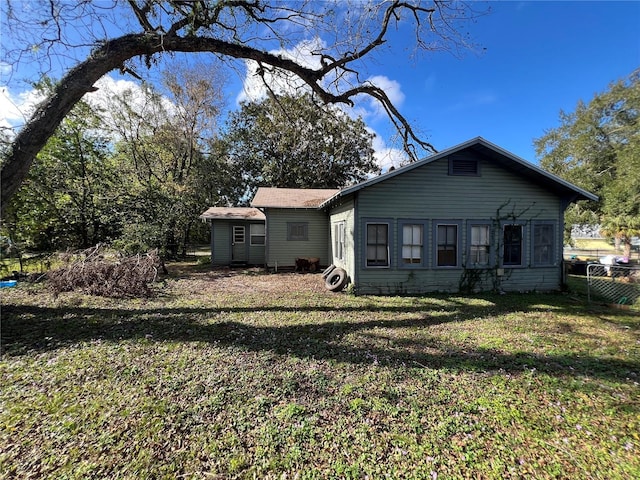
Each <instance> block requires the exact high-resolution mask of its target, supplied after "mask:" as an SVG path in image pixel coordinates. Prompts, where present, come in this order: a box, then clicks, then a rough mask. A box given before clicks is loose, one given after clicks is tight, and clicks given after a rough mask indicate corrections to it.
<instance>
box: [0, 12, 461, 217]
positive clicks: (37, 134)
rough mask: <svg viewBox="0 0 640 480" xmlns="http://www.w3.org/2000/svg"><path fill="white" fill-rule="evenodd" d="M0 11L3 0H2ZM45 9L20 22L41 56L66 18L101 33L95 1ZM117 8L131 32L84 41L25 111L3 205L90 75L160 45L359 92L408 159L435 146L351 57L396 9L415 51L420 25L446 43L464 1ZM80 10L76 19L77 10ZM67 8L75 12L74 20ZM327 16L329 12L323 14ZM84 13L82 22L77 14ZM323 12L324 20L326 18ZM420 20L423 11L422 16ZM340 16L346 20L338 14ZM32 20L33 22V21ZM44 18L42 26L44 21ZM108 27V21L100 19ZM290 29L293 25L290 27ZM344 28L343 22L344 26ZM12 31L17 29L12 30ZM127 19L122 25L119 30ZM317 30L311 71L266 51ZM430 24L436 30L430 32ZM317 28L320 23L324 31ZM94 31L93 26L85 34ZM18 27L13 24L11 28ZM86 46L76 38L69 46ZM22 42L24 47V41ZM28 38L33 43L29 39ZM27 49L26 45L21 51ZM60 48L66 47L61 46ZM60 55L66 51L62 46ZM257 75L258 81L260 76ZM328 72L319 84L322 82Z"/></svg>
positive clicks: (344, 94)
mask: <svg viewBox="0 0 640 480" xmlns="http://www.w3.org/2000/svg"><path fill="white" fill-rule="evenodd" d="M7 1H8V2H9V3H7V5H9V7H7V10H6V11H7V13H12V15H13V12H12V11H11V12H10V10H11V8H10V6H11V4H10V1H11V0H7ZM46 1H47V5H48V6H49V7H50V12H49V14H48V15H44V14H43V15H44V17H46V18H45V20H38V17H34V18H31V19H29V22H30V23H29V24H30V25H31V26H34V28H37V27H38V26H40V28H41V29H42V30H43V31H45V32H51V33H53V35H48V36H42V37H40V38H41V39H45V40H44V41H42V40H41V41H42V45H43V47H45V48H49V49H51V50H50V52H48V53H47V58H48V57H49V56H53V55H54V52H55V48H56V46H57V45H62V44H65V43H66V42H69V40H68V39H70V38H81V37H78V35H76V37H74V36H73V34H71V33H67V32H65V28H66V27H69V26H70V25H71V24H73V22H74V21H76V22H80V20H79V19H80V18H82V19H83V20H82V22H81V23H82V24H83V25H87V26H89V25H90V24H91V23H92V22H96V24H97V25H96V26H97V27H100V26H102V28H103V31H104V32H108V31H110V30H109V29H108V28H107V26H106V25H102V23H101V22H102V20H103V18H105V17H104V15H105V13H104V8H102V9H101V7H98V6H96V4H95V3H93V2H90V1H88V0H81V1H79V2H77V3H72V4H71V6H70V5H68V4H65V3H64V2H61V1H59V0H46ZM114 2H115V3H114V6H113V10H111V13H112V14H113V15H114V16H113V17H111V18H110V19H109V21H110V22H113V19H114V18H115V12H116V8H120V9H122V8H125V7H126V8H128V9H130V10H131V11H132V12H133V17H134V20H132V21H133V24H134V25H135V26H137V28H141V30H142V31H141V32H140V33H124V34H122V35H120V36H118V37H116V38H112V39H110V40H101V41H99V40H97V39H94V40H93V45H94V49H93V50H92V52H91V53H90V55H89V56H88V57H87V58H86V59H85V60H82V61H79V62H77V63H76V66H75V67H73V68H71V69H70V70H69V71H68V73H67V74H66V75H65V76H64V77H63V78H62V79H61V80H60V82H59V84H58V86H57V88H56V89H55V90H54V91H53V93H52V94H51V95H50V97H49V98H47V99H46V100H45V101H44V102H43V103H42V104H41V105H40V106H39V107H38V108H37V110H36V111H35V113H34V114H33V116H32V118H31V119H30V120H29V121H28V123H27V124H26V125H25V127H24V128H23V129H22V130H21V131H20V132H19V133H18V135H17V136H16V137H15V140H14V141H13V144H12V147H11V148H10V149H9V152H8V155H7V156H6V158H4V161H3V163H2V184H1V188H2V190H1V197H0V200H1V202H2V203H1V206H2V212H3V213H4V211H5V205H6V204H7V203H8V201H9V200H10V199H11V197H12V196H13V194H14V193H15V192H16V191H17V189H18V188H19V186H20V184H21V182H22V180H23V179H24V178H25V177H26V175H27V173H28V171H29V168H30V166H31V163H32V162H33V159H34V158H35V156H36V155H37V154H38V152H39V151H40V149H42V147H43V146H44V145H45V144H46V142H47V140H48V139H49V137H50V136H51V135H52V134H53V133H54V132H55V130H56V128H57V126H58V125H59V124H60V122H61V121H62V119H63V118H64V117H65V115H67V114H68V113H69V111H70V110H71V109H72V108H73V106H74V105H75V104H76V103H77V102H78V101H79V100H80V99H81V98H82V96H83V95H84V94H85V93H87V92H90V91H92V90H93V89H94V87H93V85H94V84H95V82H96V81H97V80H99V79H100V78H101V77H102V76H104V75H105V74H107V73H108V72H110V71H112V70H114V69H120V70H121V71H128V69H129V67H128V66H127V65H126V63H127V62H128V61H130V60H131V59H134V58H142V59H145V60H146V62H147V65H148V66H151V59H152V57H154V56H156V55H157V54H161V53H163V52H210V53H213V54H216V55H217V56H221V57H226V58H230V59H241V60H252V61H254V62H256V64H257V65H259V68H261V69H262V70H259V71H258V73H260V71H262V72H263V73H264V72H266V71H271V72H273V71H281V72H286V73H287V74H288V75H292V76H294V77H297V78H298V79H300V80H301V81H302V82H303V83H304V84H306V85H307V86H308V87H309V89H310V90H311V91H312V92H313V93H314V94H315V95H316V96H317V97H318V98H319V99H321V100H322V101H323V102H324V103H343V104H346V105H354V99H355V98H356V97H357V96H361V95H365V96H369V97H370V98H373V99H375V100H376V101H378V102H379V103H380V104H381V105H382V107H383V109H384V111H385V112H386V113H387V115H388V117H389V118H390V120H391V122H392V124H393V125H394V126H395V127H396V128H397V129H398V131H399V132H400V134H401V136H402V138H403V143H404V147H405V150H406V151H407V152H408V153H409V154H410V155H411V156H412V157H414V158H415V157H417V151H418V149H425V150H427V151H429V152H435V151H436V150H435V148H434V147H433V146H432V145H431V144H430V143H428V142H426V141H423V140H421V139H420V138H418V136H417V135H416V134H415V132H414V129H413V128H412V126H411V125H410V123H409V122H408V121H407V120H406V118H405V117H403V115H402V114H401V113H400V111H399V110H398V109H397V108H396V106H395V105H393V103H392V102H391V100H390V99H389V97H388V96H387V94H386V93H385V92H384V91H383V90H382V89H381V88H379V87H376V86H375V85H373V84H371V83H368V82H362V81H361V80H360V78H359V77H360V75H359V73H362V71H361V69H360V67H358V65H360V63H359V62H361V60H362V59H363V58H365V57H369V56H371V55H372V52H374V51H375V50H376V49H377V48H379V47H380V46H382V45H385V44H386V42H387V36H388V33H389V28H390V27H391V26H392V24H393V22H395V23H396V25H398V24H400V23H401V22H404V21H405V16H406V15H405V14H407V13H408V16H409V17H410V18H411V19H412V21H413V23H414V24H415V28H416V31H415V32H416V33H415V35H416V44H417V47H418V48H427V49H431V48H432V47H431V46H430V45H431V44H429V45H427V44H426V43H424V41H423V39H422V37H421V35H422V34H421V29H422V28H423V25H424V24H425V23H426V25H428V27H427V28H428V31H427V33H428V34H434V35H435V36H436V37H439V38H440V39H441V40H443V41H444V42H454V43H455V41H454V40H452V38H453V36H454V35H455V33H456V32H455V29H454V26H453V24H452V23H450V21H449V19H448V18H447V15H449V14H450V15H451V16H452V19H453V20H454V21H455V20H460V18H462V17H463V16H464V15H463V13H464V11H465V9H464V7H460V6H459V3H456V4H455V5H454V4H451V5H450V2H440V1H439V0H435V1H433V2H432V3H431V4H429V5H428V6H425V5H424V3H423V2H420V1H417V0H416V1H415V2H414V1H409V0H405V1H401V0H394V1H392V2H390V3H389V2H373V1H372V2H370V3H362V2H356V3H354V4H347V5H348V6H349V7H350V8H353V9H354V10H356V13H353V14H352V16H351V17H349V16H347V17H345V16H338V15H334V16H333V17H331V15H330V14H331V13H334V14H335V12H332V10H331V9H333V8H337V7H335V5H334V4H324V3H322V2H314V1H308V0H301V1H299V2H296V3H291V4H289V3H279V2H267V1H262V0H227V1H224V2H214V3H210V2H204V1H184V0H172V1H161V0H126V1H123V0H114ZM81 14H82V15H83V16H82V17H80V15H81ZM74 15H78V16H77V17H74ZM327 15H329V16H328V17H327ZM85 17H86V18H89V19H90V20H89V21H87V20H85ZM325 17H326V18H325ZM425 17H426V18H425ZM336 18H340V19H341V21H344V22H347V24H348V22H349V21H350V20H354V19H356V20H354V21H356V23H357V25H356V27H354V28H356V29H358V32H357V33H358V34H357V35H350V34H349V32H347V31H341V30H340V26H338V25H335V24H333V23H332V21H333V22H336V21H337V20H336ZM343 18H346V20H342V19H343ZM12 21H13V22H14V23H15V24H19V23H20V21H21V20H20V19H18V18H17V15H13V16H12ZM38 21H40V23H38ZM47 22H48V23H47ZM109 25H111V23H109ZM292 26H295V27H297V28H298V31H297V32H291V31H290V30H291V28H290V27H292ZM343 27H344V25H343ZM16 28H17V27H16ZM126 28H127V26H125V27H123V29H124V30H125V32H126ZM309 28H316V29H318V32H319V33H321V32H322V31H324V32H325V33H329V32H332V33H331V34H332V36H333V39H334V43H333V44H331V45H326V46H325V45H323V46H322V47H321V48H318V49H317V51H315V52H313V55H314V56H315V57H316V58H318V59H319V60H320V62H319V66H318V67H317V68H314V67H311V66H309V64H308V63H306V62H305V61H303V60H296V59H293V58H291V57H288V56H285V55H281V54H278V53H272V52H273V51H272V50H270V49H269V48H268V45H269V42H271V44H273V42H277V43H279V44H280V45H281V49H282V51H285V48H284V46H285V45H291V46H293V45H295V44H296V43H297V42H299V41H300V40H301V39H302V38H304V37H303V36H302V37H301V35H307V36H308V31H307V30H308V29H309ZM439 28H440V29H442V31H439ZM323 29H324V30H323ZM96 30H97V31H99V30H100V29H99V28H92V29H89V30H88V31H90V32H91V31H96ZM14 31H17V30H14ZM81 44H86V43H85V42H78V45H81ZM25 45H29V44H28V43H25ZM31 45H32V44H31ZM28 48H32V47H25V50H24V51H25V52H26V51H27V50H28ZM67 50H68V49H67ZM14 54H15V56H14V58H19V59H22V58H23V57H22V55H23V53H22V52H20V51H17V50H16V51H14ZM63 55H68V53H66V52H65V53H63ZM347 75H352V78H353V77H355V79H356V80H357V83H356V84H355V86H353V87H352V88H346V89H345V85H346V84H343V82H342V81H341V79H343V78H344V77H345V76H347ZM262 78H263V81H264V82H265V83H266V82H267V78H265V77H264V75H263V77H262ZM329 79H331V81H329V82H328V83H327V80H329Z"/></svg>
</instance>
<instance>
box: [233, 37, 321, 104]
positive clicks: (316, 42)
mask: <svg viewBox="0 0 640 480" xmlns="http://www.w3.org/2000/svg"><path fill="white" fill-rule="evenodd" d="M325 47H326V44H325V43H324V42H323V41H322V40H320V39H319V38H314V39H312V40H305V41H302V42H300V43H299V44H298V45H296V46H295V47H293V48H292V49H291V50H282V49H281V50H273V51H271V52H270V53H271V54H273V55H279V56H281V57H282V58H288V59H291V60H294V61H296V62H298V63H299V64H301V65H304V66H306V67H309V68H318V67H319V66H320V57H319V56H318V55H314V52H318V51H320V50H322V49H324V48H325ZM245 65H246V67H247V71H246V75H245V79H244V82H243V87H242V91H241V92H240V93H239V94H238V96H237V98H236V102H237V103H241V102H244V101H258V100H261V99H263V98H265V97H266V96H267V88H266V87H265V81H266V83H267V84H268V85H269V88H270V89H271V90H272V91H273V92H275V93H277V94H287V93H292V94H294V93H298V92H300V91H309V87H308V86H307V85H306V84H305V83H304V82H303V81H302V80H300V79H299V78H298V77H296V76H295V75H293V74H291V73H288V72H283V71H281V70H267V69H265V70H263V71H262V72H260V73H259V70H258V67H259V65H258V63H256V62H254V61H253V60H247V61H246V62H245ZM263 77H264V81H263Z"/></svg>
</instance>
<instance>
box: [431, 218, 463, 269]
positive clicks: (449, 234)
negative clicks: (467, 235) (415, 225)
mask: <svg viewBox="0 0 640 480" xmlns="http://www.w3.org/2000/svg"><path fill="white" fill-rule="evenodd" d="M434 235H435V239H436V241H435V248H436V255H435V256H436V267H457V266H458V265H459V258H460V256H459V245H458V242H459V241H460V238H459V235H460V222H449V221H435V222H434Z"/></svg>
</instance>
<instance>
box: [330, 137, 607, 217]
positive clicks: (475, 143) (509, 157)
mask: <svg viewBox="0 0 640 480" xmlns="http://www.w3.org/2000/svg"><path fill="white" fill-rule="evenodd" d="M462 150H472V151H474V152H475V153H477V154H479V155H480V156H482V157H484V158H487V159H489V161H491V162H493V163H496V164H498V165H501V166H502V167H504V168H505V169H507V170H510V171H512V172H513V173H516V174H519V175H522V176H525V177H526V178H527V179H529V180H530V181H531V182H533V183H536V184H539V185H541V186H543V187H544V188H546V189H548V190H551V191H553V192H555V193H557V194H559V195H562V196H568V197H569V198H571V201H576V200H594V201H596V200H598V196H597V195H594V194H593V193H590V192H587V191H586V190H583V189H582V188H580V187H577V186H576V185H573V184H572V183H569V182H567V181H566V180H563V179H561V178H560V177H558V176H556V175H553V174H552V173H549V172H546V171H544V170H542V169H541V168H540V167H538V166H536V165H534V164H533V163H530V162H527V161H526V160H524V159H522V158H520V157H518V156H517V155H514V154H513V153H511V152H508V151H507V150H505V149H503V148H500V147H498V146H497V145H495V144H493V143H491V142H489V141H487V140H485V139H484V138H482V137H476V138H473V139H471V140H468V141H466V142H464V143H461V144H459V145H456V146H454V147H451V148H448V149H446V150H442V151H441V152H439V153H436V154H434V155H431V156H429V157H427V158H425V159H423V160H419V161H417V162H414V163H410V164H409V165H405V166H404V167H401V168H398V169H396V170H394V171H392V172H388V173H385V174H383V175H379V176H377V177H374V178H370V179H369V180H366V181H364V182H361V183H358V184H356V185H353V186H352V187H347V188H345V189H343V190H340V191H339V192H338V193H337V194H336V195H334V196H333V197H331V198H329V199H327V201H325V202H323V203H322V204H321V205H320V208H322V207H325V206H328V205H329V204H330V203H332V201H333V200H335V199H338V198H340V197H344V196H346V195H349V194H351V193H354V192H357V191H358V190H362V189H363V188H367V187H370V186H372V185H375V184H377V183H380V182H384V181H385V180H388V179H390V178H393V177H396V176H398V175H402V174H403V173H407V172H410V171H411V170H413V169H415V168H419V167H422V166H423V165H427V164H429V163H432V162H435V161H437V160H442V159H443V158H446V157H448V156H449V155H452V154H454V153H457V152H460V151H462Z"/></svg>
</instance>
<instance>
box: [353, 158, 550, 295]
mask: <svg viewBox="0 0 640 480" xmlns="http://www.w3.org/2000/svg"><path fill="white" fill-rule="evenodd" d="M470 158H471V157H470ZM475 158H477V159H478V161H479V162H480V176H477V177H476V176H450V175H449V174H448V172H449V168H448V167H449V165H448V160H447V159H442V160H440V161H437V162H433V163H431V164H427V165H424V166H423V167H420V168H417V169H415V170H412V171H411V172H409V173H407V174H406V175H398V176H396V177H393V178H391V179H389V180H386V181H384V182H380V183H378V184H375V185H373V186H371V187H368V188H365V189H362V190H360V191H359V192H358V193H357V196H358V198H357V205H358V208H357V212H358V221H356V222H355V225H354V228H355V237H356V238H358V239H360V240H359V242H360V243H362V242H364V241H365V240H364V237H365V235H364V229H365V219H385V220H388V221H389V223H390V235H391V242H390V252H389V253H390V260H391V265H390V267H389V268H367V267H366V266H365V265H364V260H365V259H364V258H360V257H363V256H364V252H365V248H364V245H363V244H360V245H356V247H357V249H358V251H360V252H363V253H362V254H361V255H360V257H359V258H358V261H357V262H356V264H355V269H357V271H356V273H355V276H356V278H357V285H356V287H357V291H358V292H361V293H372V294H375V293H382V294H385V293H387V294H388V293H408V294H410V293H422V292H433V291H444V292H455V291H458V290H459V289H460V285H461V282H462V281H463V280H465V278H466V279H467V280H468V279H469V278H470V277H469V272H467V273H465V270H464V269H463V268H453V269H443V268H433V265H434V264H435V259H434V256H435V245H434V242H435V239H434V228H433V221H434V220H448V221H455V222H460V227H461V228H460V229H459V238H460V242H459V245H460V246H461V249H462V251H461V254H462V255H461V263H462V265H465V264H466V253H467V252H466V250H467V248H466V246H467V244H468V239H467V238H466V237H467V226H468V222H469V221H473V220H476V221H480V220H482V221H489V222H490V223H492V224H493V225H494V227H495V229H494V232H493V245H494V247H495V246H496V245H498V243H499V239H500V235H501V230H500V220H502V221H511V220H513V219H517V220H518V221H521V222H524V223H525V227H524V228H525V232H524V240H525V241H524V245H523V248H524V251H523V266H524V268H511V269H510V268H505V269H504V274H503V275H500V276H499V277H497V276H496V275H497V271H496V270H495V269H494V270H489V271H488V272H487V273H485V274H479V275H478V277H477V278H476V277H472V280H473V281H472V282H471V284H473V286H474V288H473V289H474V290H478V291H480V290H491V289H493V288H496V287H497V288H499V289H501V290H505V291H529V290H544V291H546V290H555V289H558V288H559V287H560V267H559V265H560V261H559V259H560V258H561V253H562V231H561V230H562V223H561V199H560V198H559V197H557V196H556V195H555V194H553V193H550V192H547V191H546V190H544V189H543V188H541V187H539V186H537V185H534V184H531V183H530V182H528V181H527V179H526V178H523V177H520V176H518V175H515V174H512V173H510V172H508V171H507V170H505V169H503V168H501V167H498V166H495V165H493V164H491V163H489V162H487V161H486V160H483V159H482V158H480V157H475ZM402 220H415V221H417V220H420V221H425V222H426V225H427V226H426V232H425V242H426V243H425V252H424V255H425V257H426V260H427V262H426V265H425V267H424V268H414V269H406V268H398V263H399V261H398V256H399V248H401V246H400V241H399V235H398V234H399V231H398V229H399V228H400V224H401V222H402ZM532 221H547V222H551V223H553V225H554V226H555V234H556V235H555V245H554V248H555V253H556V263H557V266H551V267H546V268H540V267H532V268H529V267H531V265H530V263H531V222H532ZM463 275H467V277H465V278H463ZM471 275H474V273H471ZM467 284H468V283H467Z"/></svg>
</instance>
